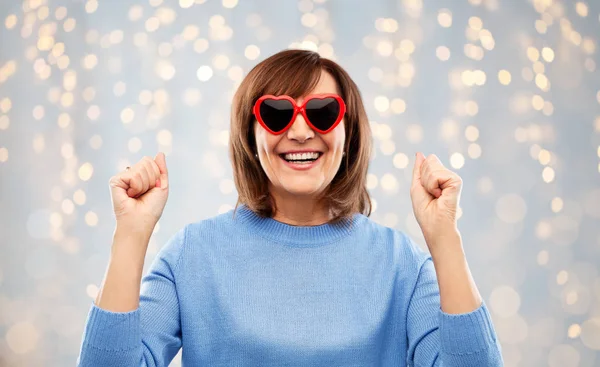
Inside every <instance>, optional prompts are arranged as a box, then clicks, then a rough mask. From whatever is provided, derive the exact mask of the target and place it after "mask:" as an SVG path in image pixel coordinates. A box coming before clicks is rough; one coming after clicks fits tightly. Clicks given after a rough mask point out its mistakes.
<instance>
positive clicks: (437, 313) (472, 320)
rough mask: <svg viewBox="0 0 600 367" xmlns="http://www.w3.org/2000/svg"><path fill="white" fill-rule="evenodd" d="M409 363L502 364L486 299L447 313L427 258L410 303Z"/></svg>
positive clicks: (451, 365)
mask: <svg viewBox="0 0 600 367" xmlns="http://www.w3.org/2000/svg"><path fill="white" fill-rule="evenodd" d="M407 333H408V353H407V364H408V366H419V367H421V366H423V367H424V366H427V367H429V366H440V367H441V366H443V367H459V366H460V367H483V366H485V367H501V366H503V365H504V363H503V360H502V355H501V347H500V344H499V342H498V340H497V338H496V333H495V330H494V326H493V323H492V320H491V317H490V314H489V313H488V309H487V306H486V304H485V302H482V304H481V305H480V306H479V307H478V308H477V309H475V310H473V311H471V312H468V313H462V314H448V313H445V312H443V311H442V309H441V307H440V293H439V286H438V283H437V277H436V273H435V268H434V266H433V262H432V260H431V257H428V258H427V259H426V260H425V262H424V263H423V265H422V266H421V269H420V271H419V275H418V278H417V282H416V286H415V289H414V291H413V295H412V297H411V300H410V302H409V305H408V317H407Z"/></svg>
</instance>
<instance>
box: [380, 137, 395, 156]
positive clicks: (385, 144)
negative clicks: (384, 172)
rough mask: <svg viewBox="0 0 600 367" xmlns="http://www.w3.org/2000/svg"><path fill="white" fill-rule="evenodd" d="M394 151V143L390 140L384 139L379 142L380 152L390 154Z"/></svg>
mask: <svg viewBox="0 0 600 367" xmlns="http://www.w3.org/2000/svg"><path fill="white" fill-rule="evenodd" d="M395 151H396V144H394V142H393V141H391V140H384V141H382V142H381V152H382V153H383V154H384V155H392V154H394V152H395Z"/></svg>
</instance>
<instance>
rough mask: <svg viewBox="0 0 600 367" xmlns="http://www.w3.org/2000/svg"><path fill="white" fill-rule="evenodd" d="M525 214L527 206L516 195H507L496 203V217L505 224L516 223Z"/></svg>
mask: <svg viewBox="0 0 600 367" xmlns="http://www.w3.org/2000/svg"><path fill="white" fill-rule="evenodd" d="M526 213H527V204H526V203H525V200H523V198H522V197H521V196H519V195H517V194H507V195H504V196H502V197H500V198H499V199H498V200H497V201H496V215H498V218H500V220H502V221H503V222H505V223H518V222H520V221H522V220H523V218H525V214H526Z"/></svg>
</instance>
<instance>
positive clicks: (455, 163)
mask: <svg viewBox="0 0 600 367" xmlns="http://www.w3.org/2000/svg"><path fill="white" fill-rule="evenodd" d="M450 165H451V166H452V168H455V169H460V168H462V167H463V166H464V165H465V157H464V156H463V155H462V154H460V153H453V154H452V155H451V156H450Z"/></svg>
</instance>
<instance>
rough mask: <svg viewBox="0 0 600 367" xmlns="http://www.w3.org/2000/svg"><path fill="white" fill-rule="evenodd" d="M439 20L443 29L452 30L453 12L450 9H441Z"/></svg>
mask: <svg viewBox="0 0 600 367" xmlns="http://www.w3.org/2000/svg"><path fill="white" fill-rule="evenodd" d="M437 20H438V23H439V24H440V25H441V26H442V27H444V28H450V27H451V26H452V12H450V10H448V9H440V11H439V12H438V16H437Z"/></svg>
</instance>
